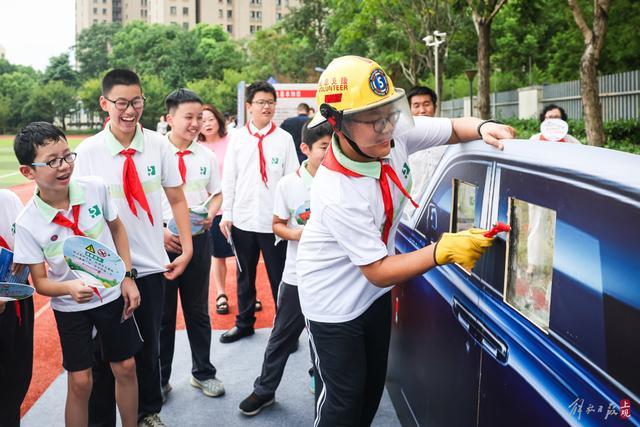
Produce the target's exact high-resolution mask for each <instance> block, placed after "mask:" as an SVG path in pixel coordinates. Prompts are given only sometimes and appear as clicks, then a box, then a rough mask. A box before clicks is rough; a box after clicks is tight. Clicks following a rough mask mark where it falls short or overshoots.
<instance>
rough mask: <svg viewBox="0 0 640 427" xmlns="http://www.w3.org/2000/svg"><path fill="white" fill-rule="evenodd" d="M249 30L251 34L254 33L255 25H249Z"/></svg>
mask: <svg viewBox="0 0 640 427" xmlns="http://www.w3.org/2000/svg"><path fill="white" fill-rule="evenodd" d="M249 32H250V33H251V34H253V33H255V32H256V26H255V25H249Z"/></svg>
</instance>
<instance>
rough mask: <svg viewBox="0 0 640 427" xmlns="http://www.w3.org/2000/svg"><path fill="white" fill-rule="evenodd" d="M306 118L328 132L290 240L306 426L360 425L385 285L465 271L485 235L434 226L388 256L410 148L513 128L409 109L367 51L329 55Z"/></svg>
mask: <svg viewBox="0 0 640 427" xmlns="http://www.w3.org/2000/svg"><path fill="white" fill-rule="evenodd" d="M317 101H318V105H319V106H320V108H319V112H318V113H317V114H316V115H315V117H314V118H313V120H312V121H311V123H310V124H309V127H310V128H312V127H314V126H317V125H319V124H320V123H323V122H325V121H327V122H329V123H330V124H331V126H332V128H333V130H334V136H333V140H332V144H331V146H330V147H329V149H328V150H327V153H326V155H325V158H324V160H323V164H322V166H321V167H320V168H319V170H318V172H317V174H316V177H315V180H314V182H313V185H312V188H311V211H312V212H314V214H313V216H312V217H311V219H310V220H309V222H308V224H307V226H306V227H305V230H304V232H303V234H302V239H301V241H300V245H299V248H298V258H297V266H298V278H299V296H300V305H301V308H302V312H303V314H304V315H305V317H306V319H307V329H308V332H309V337H310V342H311V347H312V350H313V353H314V355H315V360H314V365H315V368H316V419H315V424H314V426H337V425H343V426H346V425H349V426H358V425H369V424H370V423H371V421H372V420H373V417H374V416H375V413H376V411H377V409H378V404H379V402H380V397H381V395H382V391H383V388H384V382H385V376H386V369H387V355H388V350H389V336H390V328H391V298H390V292H389V291H390V290H391V287H392V286H393V284H394V283H397V282H402V281H405V280H407V279H409V278H411V277H413V276H417V275H420V274H422V273H424V272H425V271H427V270H429V269H431V268H433V267H435V266H437V265H441V264H445V263H452V262H455V263H459V264H462V265H463V266H465V267H466V268H469V269H470V268H471V267H472V266H473V265H474V264H475V262H476V261H477V260H478V258H479V257H480V256H481V255H482V253H483V252H484V250H485V249H486V248H487V247H489V246H490V245H491V243H492V239H490V238H487V237H484V236H483V233H484V231H485V230H481V229H471V230H467V231H464V232H460V233H445V234H444V235H443V236H442V238H441V239H440V240H439V241H438V242H437V243H436V244H432V245H429V246H427V247H424V248H422V249H419V250H417V251H414V252H411V253H408V254H402V255H394V254H395V247H394V236H395V231H396V229H397V225H398V222H399V219H400V212H402V209H403V207H404V204H405V203H406V201H407V199H408V200H411V202H412V203H414V204H415V202H414V201H413V200H412V199H411V198H410V196H409V194H408V192H407V190H405V189H406V188H410V186H411V174H410V173H409V167H408V164H407V159H408V156H409V154H411V153H414V152H416V151H419V150H423V149H426V148H428V147H432V146H437V145H442V144H446V143H450V144H451V143H458V142H461V141H467V140H474V139H478V137H480V138H482V139H484V140H485V141H486V142H487V143H488V144H491V145H494V146H496V147H497V148H502V144H501V143H500V141H499V140H500V139H505V138H513V137H514V136H515V132H514V131H513V129H512V128H510V127H508V126H504V125H501V124H498V123H496V122H491V121H481V120H479V119H475V118H463V119H444V118H431V117H416V118H415V121H414V118H413V117H412V116H411V112H410V108H409V105H408V102H407V100H406V97H405V94H404V91H403V90H402V89H399V88H395V87H394V86H393V82H392V81H391V79H389V77H388V76H387V75H386V74H385V72H384V71H383V70H382V68H381V67H380V66H379V65H378V64H377V63H375V62H374V61H372V60H369V59H366V58H361V57H356V56H346V57H341V58H337V59H334V60H333V61H332V62H331V64H329V66H328V67H327V69H326V70H325V71H324V72H323V73H322V75H321V76H320V82H319V84H318V92H317Z"/></svg>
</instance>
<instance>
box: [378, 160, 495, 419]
mask: <svg viewBox="0 0 640 427" xmlns="http://www.w3.org/2000/svg"><path fill="white" fill-rule="evenodd" d="M490 178H491V163H490V162H486V161H470V160H469V161H462V160H456V161H454V162H453V163H451V164H450V165H449V166H448V167H446V168H444V169H443V173H442V174H441V176H440V177H439V178H436V179H438V183H437V185H436V186H435V187H433V186H430V187H429V188H433V191H432V192H431V194H428V195H424V197H423V198H422V200H421V213H416V215H420V219H419V221H418V222H417V226H416V227H415V228H411V227H410V226H407V225H404V224H401V226H400V227H399V230H398V233H397V237H396V250H397V252H398V253H406V252H410V251H414V250H416V249H419V248H421V247H424V246H426V245H428V244H430V243H432V242H435V241H436V240H437V239H438V238H439V237H440V236H441V235H442V233H444V232H448V231H450V228H451V227H452V226H453V227H454V228H455V227H456V226H457V225H467V226H471V225H476V226H480V225H482V224H481V222H482V221H483V210H487V209H488V194H487V193H486V192H485V189H486V188H488V186H489V182H490ZM461 188H462V190H460V189H461ZM465 189H466V190H465ZM458 190H460V191H458ZM457 199H464V200H462V201H461V202H460V203H459V204H458V205H460V206H463V205H464V209H460V210H461V211H464V212H462V213H460V212H458V210H459V209H458V205H457V204H456V200H457ZM456 221H457V222H458V223H459V224H456ZM479 283H480V282H479V279H478V278H477V277H475V275H470V274H469V273H467V272H465V271H464V270H463V269H462V268H461V267H460V266H457V265H447V266H441V267H436V268H434V269H432V270H431V271H429V272H427V273H425V274H423V275H422V276H419V277H416V278H414V279H412V280H409V281H407V282H406V283H401V284H398V285H397V286H396V288H395V289H394V291H393V311H394V312H393V329H392V331H393V332H392V339H391V345H390V360H389V370H388V383H387V384H388V389H389V391H390V394H391V396H392V400H393V402H394V405H395V407H396V410H397V412H398V414H399V418H400V419H401V421H402V423H403V425H459V426H466V425H474V424H475V423H476V415H477V391H478V383H479V378H478V374H479V369H480V366H479V363H480V351H479V348H478V346H477V345H476V344H475V342H474V339H473V338H472V336H471V335H470V334H471V333H473V332H474V330H473V329H471V330H470V322H472V319H473V318H474V317H476V316H479V313H478V303H479V299H480V287H479Z"/></svg>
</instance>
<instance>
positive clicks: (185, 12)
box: [182, 7, 189, 16]
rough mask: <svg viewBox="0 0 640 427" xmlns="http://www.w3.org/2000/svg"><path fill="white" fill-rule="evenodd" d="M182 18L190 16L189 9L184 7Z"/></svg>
mask: <svg viewBox="0 0 640 427" xmlns="http://www.w3.org/2000/svg"><path fill="white" fill-rule="evenodd" d="M182 16H189V8H188V7H183V8H182Z"/></svg>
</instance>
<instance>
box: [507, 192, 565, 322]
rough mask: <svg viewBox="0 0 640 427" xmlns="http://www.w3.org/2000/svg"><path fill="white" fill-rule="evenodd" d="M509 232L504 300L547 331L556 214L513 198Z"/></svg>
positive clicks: (509, 216)
mask: <svg viewBox="0 0 640 427" xmlns="http://www.w3.org/2000/svg"><path fill="white" fill-rule="evenodd" d="M508 204H509V214H508V218H509V225H510V226H511V232H510V233H509V235H508V236H509V239H508V245H507V253H506V259H507V271H506V284H505V294H504V300H505V301H506V302H507V303H508V304H509V305H511V306H512V307H513V308H515V309H516V310H518V311H519V312H520V313H521V314H522V315H523V316H524V317H526V318H527V319H529V320H530V321H532V322H533V323H534V324H535V325H537V326H538V327H540V328H541V329H543V330H544V331H547V329H548V328H549V313H550V306H551V284H552V280H551V278H552V274H553V246H554V241H555V224H556V213H555V211H553V210H552V209H548V208H545V207H543V206H539V205H536V204H533V203H528V202H526V201H524V200H518V199H516V198H513V197H510V198H509V202H508Z"/></svg>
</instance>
